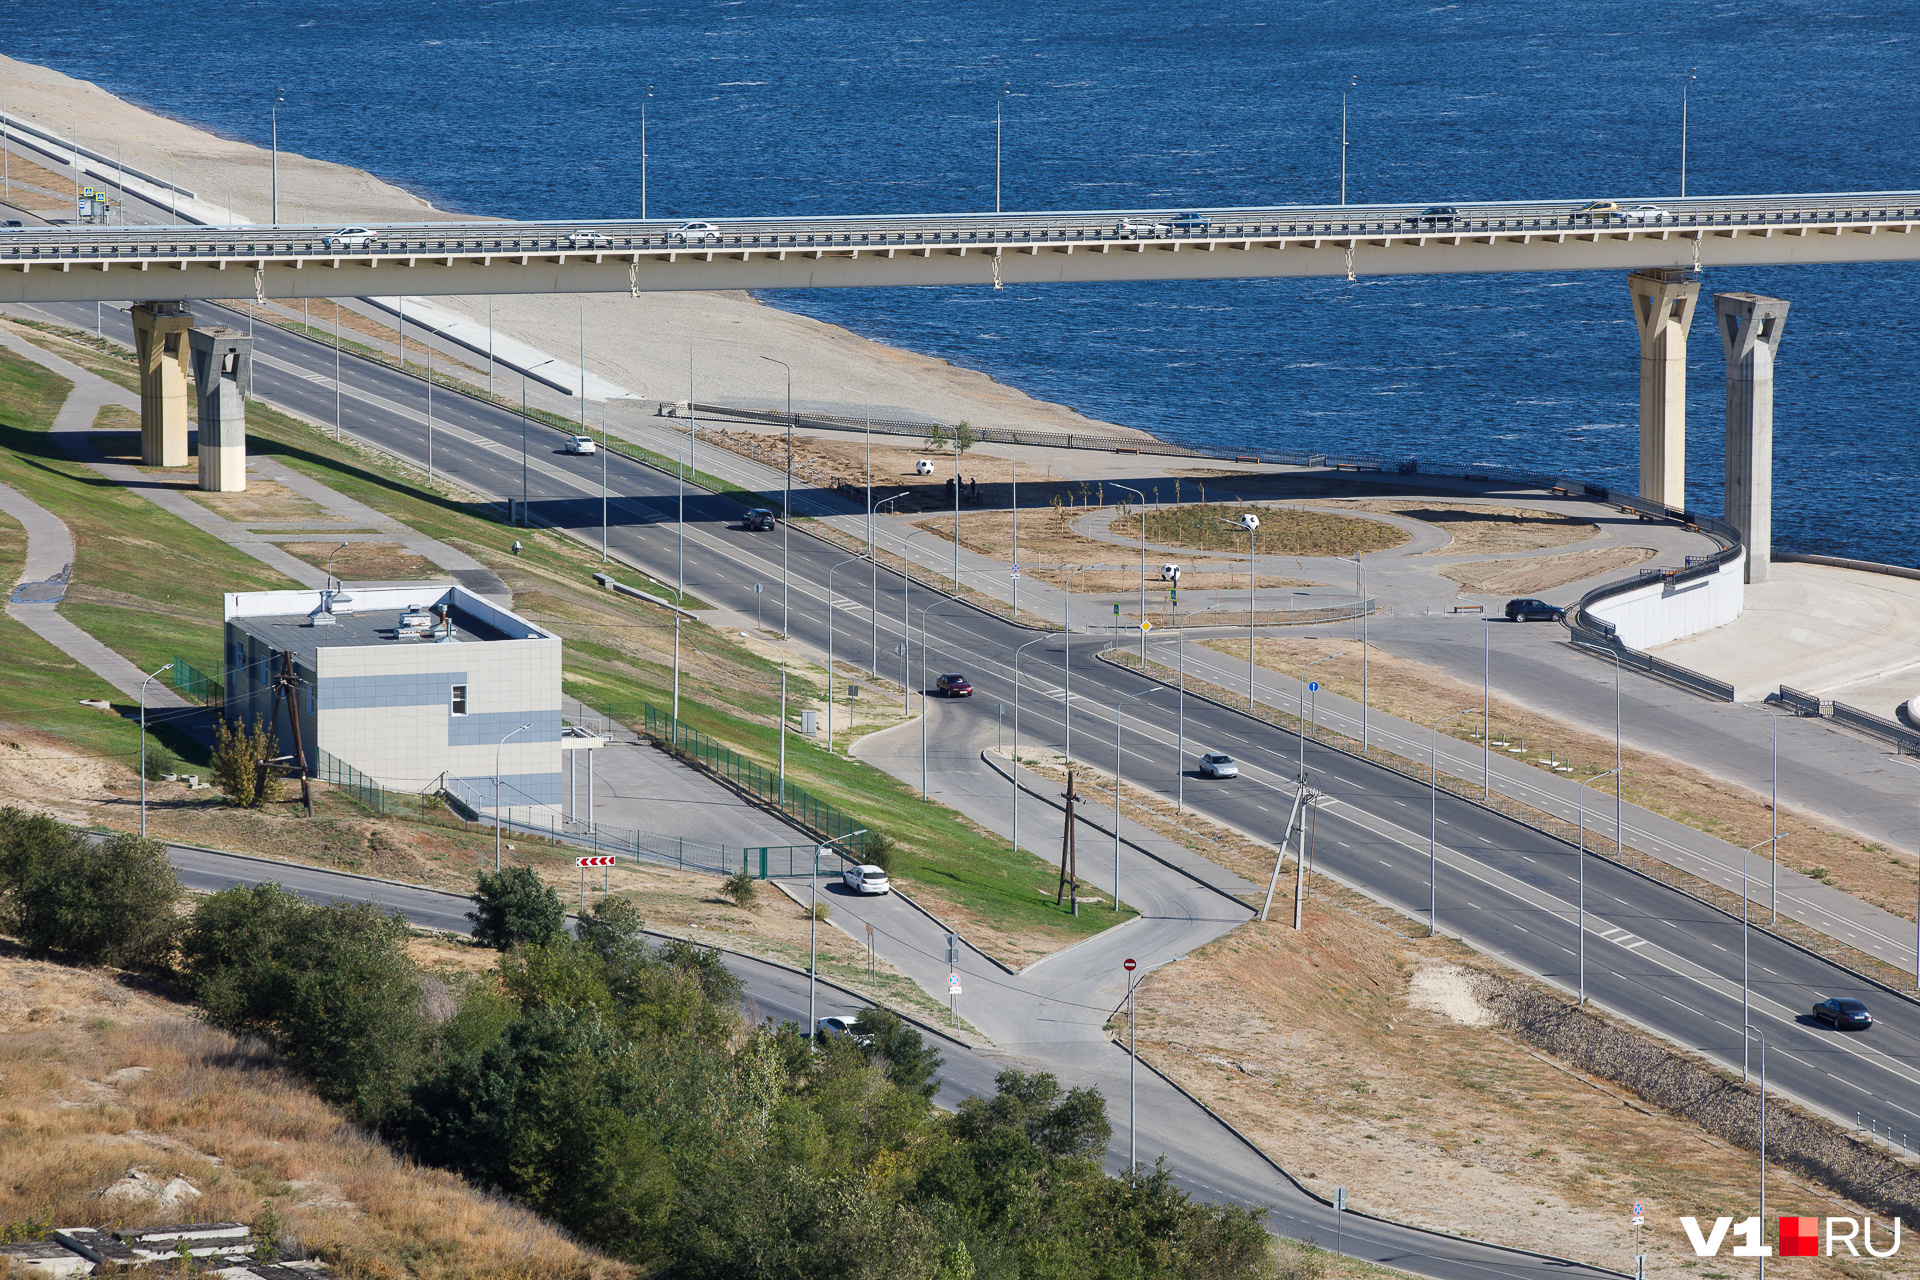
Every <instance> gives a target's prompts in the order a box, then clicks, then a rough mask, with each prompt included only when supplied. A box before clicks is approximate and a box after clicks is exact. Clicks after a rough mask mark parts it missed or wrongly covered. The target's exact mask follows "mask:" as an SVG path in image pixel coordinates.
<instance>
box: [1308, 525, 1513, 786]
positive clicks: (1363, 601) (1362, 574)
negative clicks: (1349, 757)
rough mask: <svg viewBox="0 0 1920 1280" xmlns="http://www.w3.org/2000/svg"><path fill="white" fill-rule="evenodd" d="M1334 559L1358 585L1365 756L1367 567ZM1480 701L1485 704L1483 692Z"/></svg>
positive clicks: (1351, 559) (1354, 558)
mask: <svg viewBox="0 0 1920 1280" xmlns="http://www.w3.org/2000/svg"><path fill="white" fill-rule="evenodd" d="M1334 559H1335V560H1346V561H1349V562H1351V563H1352V565H1353V572H1354V574H1355V576H1356V577H1357V578H1358V579H1359V583H1360V754H1361V755H1365V754H1366V752H1367V743H1368V741H1369V739H1368V737H1367V616H1368V615H1369V614H1370V613H1372V612H1373V611H1372V609H1370V608H1369V607H1368V602H1367V566H1365V565H1363V564H1361V563H1360V557H1359V556H1335V557H1334ZM1480 701H1481V702H1482V703H1485V702H1486V697H1485V694H1484V692H1483V693H1482V696H1481V699H1480ZM1483 736H1484V735H1483Z"/></svg>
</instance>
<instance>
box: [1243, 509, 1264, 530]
mask: <svg viewBox="0 0 1920 1280" xmlns="http://www.w3.org/2000/svg"><path fill="white" fill-rule="evenodd" d="M1240 527H1241V528H1242V529H1245V530H1246V531H1247V532H1248V533H1252V532H1253V531H1254V530H1255V529H1258V528H1259V527H1260V517H1259V516H1257V515H1255V514H1253V512H1251V511H1246V512H1242V513H1241V516H1240Z"/></svg>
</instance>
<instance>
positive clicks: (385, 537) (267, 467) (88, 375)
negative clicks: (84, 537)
mask: <svg viewBox="0 0 1920 1280" xmlns="http://www.w3.org/2000/svg"><path fill="white" fill-rule="evenodd" d="M0 347H4V348H6V349H7V350H9V351H11V352H13V353H14V354H16V355H19V356H22V357H24V358H25V359H28V360H31V361H33V362H34V363H35V364H38V365H40V366H41V367H43V368H45V369H49V370H52V371H53V372H55V373H58V374H59V375H60V376H61V377H63V378H66V379H68V380H70V381H71V382H72V383H73V385H74V390H73V394H72V395H70V396H69V397H68V398H67V403H66V404H65V405H63V406H62V407H61V410H60V413H59V415H58V416H57V417H56V418H55V419H54V423H53V430H52V432H51V435H52V438H53V442H54V444H55V445H56V446H57V447H58V448H59V449H60V450H61V451H62V452H64V453H65V454H67V455H68V456H69V457H71V458H74V459H75V460H77V461H79V462H83V463H85V464H86V465H87V466H89V467H92V468H93V469H94V470H95V471H97V472H99V473H100V474H101V475H102V476H105V477H106V478H107V479H109V480H112V481H114V482H115V483H117V484H120V485H122V486H124V487H125V488H126V489H127V490H128V492H130V493H137V494H139V495H140V496H141V497H143V498H145V499H147V501H149V502H151V503H153V504H154V505H155V506H157V507H159V508H160V509H161V510H163V511H166V512H167V513H168V514H170V515H173V516H177V517H178V518H180V519H181V520H184V521H185V522H186V523H188V524H190V525H192V526H193V527H194V528H196V529H199V530H201V531H202V532H205V533H208V534H211V535H212V536H214V537H216V538H218V539H220V540H221V541H222V542H225V543H227V544H228V545H230V546H232V547H233V548H234V549H236V550H238V551H241V552H244V553H245V554H247V555H249V556H251V557H253V558H254V559H255V560H258V561H260V562H261V563H262V564H265V565H267V566H269V567H271V568H273V569H275V570H276V571H278V572H279V573H281V574H283V575H284V576H286V577H288V578H290V579H292V580H293V581H295V582H297V583H299V584H300V585H302V586H304V587H315V588H317V587H322V586H325V585H326V580H327V575H326V571H325V570H324V569H321V568H317V567H316V566H314V565H311V564H308V563H307V562H306V561H305V560H302V559H300V558H299V557H298V556H295V555H292V554H290V553H288V552H286V551H284V550H282V549H281V548H280V547H279V546H278V545H277V543H279V542H282V541H299V542H311V541H313V540H314V539H315V538H316V537H317V536H318V537H331V536H335V535H336V534H344V535H345V537H343V538H342V541H348V540H351V541H368V542H397V543H399V544H400V545H402V546H404V547H405V548H406V549H407V550H408V551H410V552H412V553H413V554H415V555H417V556H420V557H421V558H422V559H425V560H427V561H429V562H431V563H432V564H433V565H435V566H436V567H438V568H440V569H443V570H445V571H446V572H448V573H449V574H450V575H451V576H452V577H453V579H454V580H455V581H456V582H459V583H460V584H461V585H462V586H464V587H466V588H467V589H468V590H470V591H473V592H474V593H475V594H478V595H484V596H490V597H494V598H496V599H500V600H502V601H504V602H507V603H511V593H510V592H508V590H507V586H506V584H505V583H504V582H502V581H501V580H500V577H499V575H498V574H496V573H494V572H493V571H492V570H491V569H489V568H487V567H486V566H485V565H483V564H481V563H480V562H479V561H478V560H475V559H474V558H473V557H472V556H470V555H468V554H467V553H466V552H464V551H460V550H458V549H457V548H454V547H450V546H448V545H447V544H446V543H444V542H441V541H439V540H437V539H435V538H430V537H428V536H426V535H425V534H422V533H419V532H418V531H416V530H414V529H413V528H411V527H409V526H407V525H404V524H402V523H400V522H399V521H397V520H395V519H393V518H391V517H389V516H386V515H383V514H382V513H380V512H378V511H376V510H374V509H373V508H372V507H369V506H367V505H366V504H365V503H362V502H359V501H356V500H355V499H353V498H350V497H348V496H347V495H345V494H343V493H340V492H338V491H337V490H334V489H331V488H329V487H327V486H326V485H324V484H322V483H321V482H320V481H318V480H315V479H313V478H312V477H311V476H308V475H306V474H304V473H302V472H300V471H296V470H295V469H293V468H292V467H290V466H287V465H286V464H284V463H282V462H280V461H278V460H276V459H274V458H270V457H260V456H254V457H250V458H248V460H247V470H248V472H249V473H251V474H253V475H257V476H259V477H260V478H261V479H263V480H272V481H274V482H276V483H278V484H281V485H284V486H285V487H286V488H288V489H290V490H292V491H293V492H294V493H297V494H299V495H300V496H301V497H303V498H305V499H307V500H308V501H309V502H312V503H314V504H315V505H317V506H319V507H321V508H323V509H324V510H325V511H326V512H327V515H328V520H326V521H322V522H320V523H318V524H314V523H304V522H303V523H300V524H299V525H298V528H299V530H300V532H297V533H291V532H286V531H285V530H284V525H282V527H281V528H275V527H274V526H275V524H276V522H271V521H268V522H260V523H253V522H242V521H233V520H228V519H227V518H226V517H224V516H221V515H219V514H217V513H215V512H213V511H211V510H209V509H208V508H207V507H206V506H204V505H202V504H201V503H199V502H197V501H195V500H194V499H193V498H191V497H189V496H188V493H187V490H185V489H183V488H180V487H178V486H175V485H171V484H168V483H165V481H164V480H163V479H161V478H159V477H156V475H155V474H154V473H153V472H151V471H149V470H147V469H146V468H143V467H137V466H131V465H128V464H126V463H117V462H113V461H111V460H109V459H108V458H107V457H106V456H105V455H104V454H103V453H102V452H101V451H100V449H99V447H98V446H97V445H96V444H95V443H94V440H93V423H94V420H95V418H97V417H98V416H99V413H100V410H101V408H102V407H104V406H106V405H119V406H121V407H123V408H126V409H129V410H131V411H133V412H135V413H138V412H139V409H140V401H139V398H138V397H137V396H135V395H134V394H133V393H132V392H130V391H126V390H123V389H122V388H120V387H118V386H115V385H114V384H113V383H111V382H109V381H107V380H106V379H105V378H102V377H100V376H99V375H98V374H95V373H93V372H91V371H89V370H87V369H83V368H81V367H80V366H79V365H77V364H74V363H73V362H72V361H70V360H66V359H63V358H62V357H60V356H58V355H55V354H54V353H52V352H50V351H47V350H44V349H43V348H41V347H39V346H36V345H35V344H33V343H31V342H28V341H26V340H25V339H24V338H20V337H18V336H16V335H15V334H13V333H10V332H7V331H6V330H5V329H4V328H0ZM316 529H318V530H320V532H319V533H318V534H316V532H315V530H316Z"/></svg>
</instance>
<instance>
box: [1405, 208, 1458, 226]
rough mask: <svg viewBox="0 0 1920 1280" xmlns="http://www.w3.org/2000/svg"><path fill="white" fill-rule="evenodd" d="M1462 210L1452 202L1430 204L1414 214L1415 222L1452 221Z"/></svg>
mask: <svg viewBox="0 0 1920 1280" xmlns="http://www.w3.org/2000/svg"><path fill="white" fill-rule="evenodd" d="M1459 216H1460V211H1459V210H1458V209H1456V208H1454V207H1453V206H1452V205H1450V204H1430V205H1428V206H1427V207H1426V208H1424V209H1422V210H1421V211H1420V212H1419V213H1417V214H1415V215H1414V218H1413V220H1414V221H1415V222H1452V221H1453V220H1454V219H1455V218H1457V217H1459Z"/></svg>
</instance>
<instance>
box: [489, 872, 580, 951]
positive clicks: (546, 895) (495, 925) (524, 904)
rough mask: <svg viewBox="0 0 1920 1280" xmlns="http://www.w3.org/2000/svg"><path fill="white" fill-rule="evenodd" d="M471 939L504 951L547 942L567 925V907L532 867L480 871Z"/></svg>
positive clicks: (558, 934)
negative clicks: (490, 873)
mask: <svg viewBox="0 0 1920 1280" xmlns="http://www.w3.org/2000/svg"><path fill="white" fill-rule="evenodd" d="M473 904H474V908H475V909H474V910H472V911H469V912H467V919H469V920H471V921H472V922H473V940H474V941H475V942H478V943H480V944H481V945H483V946H488V947H495V948H497V949H499V950H501V951H505V950H507V949H508V948H510V947H513V946H516V945H518V944H520V943H522V942H534V943H547V942H551V941H553V940H554V939H555V938H557V937H559V936H560V935H561V934H562V933H563V932H564V931H565V930H566V926H567V910H566V908H565V907H563V906H561V905H560V896H559V895H558V894H556V893H555V892H554V891H553V890H552V889H550V888H548V887H547V886H546V885H544V884H541V883H540V877H538V876H536V875H535V874H534V873H533V868H532V867H508V868H507V869H506V870H505V871H500V872H495V873H494V874H492V875H489V874H487V873H486V872H484V871H482V872H481V873H480V874H479V875H478V876H477V877H476V878H475V881H474V892H473Z"/></svg>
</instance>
